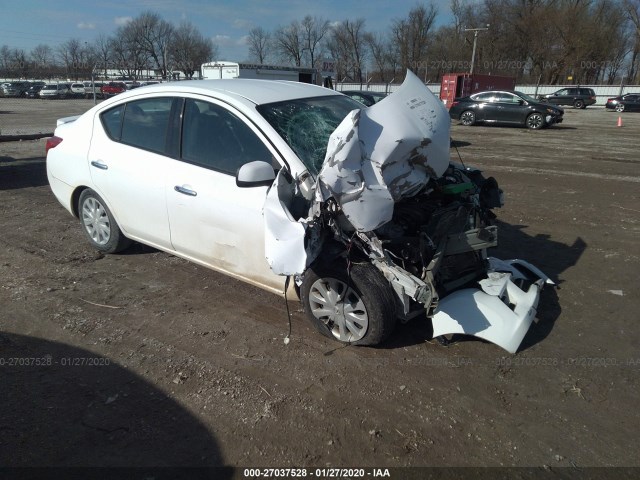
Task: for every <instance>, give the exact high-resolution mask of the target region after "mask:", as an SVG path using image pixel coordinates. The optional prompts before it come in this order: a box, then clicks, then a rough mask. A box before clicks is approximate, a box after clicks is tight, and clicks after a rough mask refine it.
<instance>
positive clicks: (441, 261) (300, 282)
mask: <svg viewBox="0 0 640 480" xmlns="http://www.w3.org/2000/svg"><path fill="white" fill-rule="evenodd" d="M449 123H450V121H449V115H448V112H447V110H446V109H445V108H444V106H443V105H442V103H441V102H440V101H439V100H438V99H436V98H435V97H434V96H433V95H432V94H431V92H430V91H429V90H428V89H427V88H426V87H425V86H424V85H423V84H422V83H421V82H420V81H419V79H417V78H416V77H415V76H414V75H413V74H411V73H410V72H408V74H407V78H406V80H405V82H404V84H403V85H402V87H401V88H400V89H399V90H398V91H396V92H395V93H393V94H392V95H390V96H389V97H387V98H385V99H384V100H382V101H381V102H379V103H378V104H376V105H374V106H372V107H369V108H364V107H363V106H362V105H361V104H359V103H357V102H355V101H354V100H352V99H350V98H349V97H347V96H344V95H341V94H339V93H336V92H334V91H332V90H327V89H324V88H321V87H317V86H313V85H307V84H301V83H296V82H284V81H264V80H240V79H234V80H210V81H186V82H179V83H167V84H162V85H158V86H151V87H148V88H145V89H139V90H134V91H131V92H126V93H123V94H121V95H119V96H117V97H115V98H112V99H110V100H107V101H105V102H103V103H101V104H99V105H97V106H96V107H94V108H93V109H91V110H89V111H88V112H86V113H85V114H83V115H81V116H79V117H69V118H63V119H60V120H58V126H57V128H56V130H55V135H54V136H53V137H51V138H50V139H49V140H48V141H47V147H46V148H47V174H48V178H49V182H50V185H51V188H52V191H53V193H54V194H55V196H56V197H57V199H58V200H59V201H60V202H61V203H62V205H64V206H65V208H67V210H69V212H71V213H72V214H73V215H75V216H76V217H78V218H79V219H80V222H81V225H82V227H83V231H84V233H85V234H86V237H87V239H88V240H89V242H90V243H91V244H92V245H93V247H94V248H96V249H98V250H100V251H102V252H105V253H116V252H119V251H121V250H124V249H125V248H127V247H128V246H129V245H130V243H131V242H132V241H138V242H142V243H145V244H147V245H150V246H153V247H155V248H158V249H161V250H164V251H166V252H169V253H171V254H174V255H177V256H180V257H183V258H186V259H188V260H191V261H194V262H196V263H198V264H201V265H204V266H207V267H209V268H212V269H215V270H217V271H220V272H223V273H226V274H228V275H231V276H233V277H235V278H238V279H240V280H243V281H246V282H249V283H251V284H254V285H257V286H259V287H262V288H265V289H267V290H270V291H273V292H277V293H280V294H285V296H286V294H287V291H288V290H293V291H295V292H296V293H297V294H298V295H299V298H300V300H301V301H302V304H303V307H304V310H305V312H306V315H307V316H308V317H309V319H310V320H311V321H312V322H313V324H314V325H315V327H316V328H317V329H318V330H319V331H320V332H321V333H322V334H324V335H326V336H328V337H330V338H334V339H336V340H338V341H341V342H345V343H350V344H360V345H377V344H379V343H381V342H383V341H384V340H385V339H386V338H387V337H388V336H389V335H390V334H391V333H392V331H393V329H394V327H395V325H396V323H397V322H398V321H404V320H408V319H411V318H414V317H424V318H425V319H430V320H431V322H432V323H433V331H434V336H438V337H440V336H445V335H449V334H456V333H460V334H467V335H474V336H477V337H479V338H482V339H485V340H488V341H490V342H493V343H495V344H497V345H499V346H501V347H503V348H505V349H506V350H508V351H509V352H515V351H516V350H517V348H518V346H519V345H520V342H521V341H522V339H523V337H524V335H525V334H526V332H527V330H528V328H529V326H530V325H531V323H532V321H533V320H534V318H535V313H536V307H537V303H538V300H539V296H540V291H541V289H542V287H543V285H544V283H551V281H550V280H549V279H548V277H547V276H546V275H544V274H543V273H542V272H540V271H539V270H538V269H537V268H535V267H534V266H533V265H530V264H528V263H527V262H525V261H522V260H507V261H504V260H499V259H496V258H492V257H489V256H488V255H487V249H488V248H490V247H493V246H496V245H497V241H498V231H497V228H496V226H495V225H494V224H493V220H494V218H495V215H494V214H493V212H492V209H494V208H497V207H500V206H501V205H502V192H501V190H500V188H499V187H498V184H497V182H496V180H495V179H493V178H484V177H483V175H482V173H481V172H480V171H479V170H476V169H473V168H469V167H466V166H464V165H458V164H455V163H452V162H451V161H450V158H449V143H450V138H449V128H450V125H449ZM290 280H293V282H290ZM290 285H291V286H292V287H291V288H288V287H289V286H290Z"/></svg>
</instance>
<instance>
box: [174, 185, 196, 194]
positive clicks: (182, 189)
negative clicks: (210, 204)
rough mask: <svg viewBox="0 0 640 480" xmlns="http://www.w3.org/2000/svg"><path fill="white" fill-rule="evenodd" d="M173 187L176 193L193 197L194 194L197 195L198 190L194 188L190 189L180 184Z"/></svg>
mask: <svg viewBox="0 0 640 480" xmlns="http://www.w3.org/2000/svg"><path fill="white" fill-rule="evenodd" d="M173 189H174V190H175V191H176V192H178V193H182V194H183V195H189V196H190V197H195V196H196V195H198V192H196V191H195V190H190V189H188V188H185V187H181V186H180V185H176V186H175V187H173Z"/></svg>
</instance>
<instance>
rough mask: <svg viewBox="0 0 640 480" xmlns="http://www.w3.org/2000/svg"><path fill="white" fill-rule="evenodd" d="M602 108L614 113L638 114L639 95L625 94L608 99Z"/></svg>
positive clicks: (639, 106) (639, 108) (639, 105)
mask: <svg viewBox="0 0 640 480" xmlns="http://www.w3.org/2000/svg"><path fill="white" fill-rule="evenodd" d="M604 108H606V109H607V110H615V111H616V112H638V111H640V93H627V94H626V95H622V96H620V97H614V98H609V99H607V103H606V105H605V106H604Z"/></svg>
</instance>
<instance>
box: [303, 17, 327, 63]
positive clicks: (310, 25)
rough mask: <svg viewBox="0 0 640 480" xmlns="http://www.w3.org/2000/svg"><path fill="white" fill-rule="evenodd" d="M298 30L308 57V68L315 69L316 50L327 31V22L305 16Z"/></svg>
mask: <svg viewBox="0 0 640 480" xmlns="http://www.w3.org/2000/svg"><path fill="white" fill-rule="evenodd" d="M300 28H301V30H302V42H303V45H304V50H305V51H306V54H307V55H308V56H309V66H310V67H311V68H315V66H316V61H317V52H318V48H320V45H321V42H322V39H323V38H324V37H325V35H326V34H327V32H328V31H329V21H328V20H324V19H322V18H318V17H312V16H311V15H307V16H306V17H304V18H303V19H302V22H301V24H300Z"/></svg>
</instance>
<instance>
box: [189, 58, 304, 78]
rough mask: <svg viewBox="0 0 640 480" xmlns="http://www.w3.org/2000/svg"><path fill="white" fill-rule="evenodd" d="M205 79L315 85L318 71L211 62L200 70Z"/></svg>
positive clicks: (203, 65)
mask: <svg viewBox="0 0 640 480" xmlns="http://www.w3.org/2000/svg"><path fill="white" fill-rule="evenodd" d="M200 71H201V74H202V78H203V79H205V80H206V79H221V78H253V79H263V80H292V81H295V82H303V83H314V82H315V78H316V70H315V69H313V68H301V67H286V66H276V65H257V64H252V63H235V62H224V61H217V62H209V63H203V64H202V66H201V68H200Z"/></svg>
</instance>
